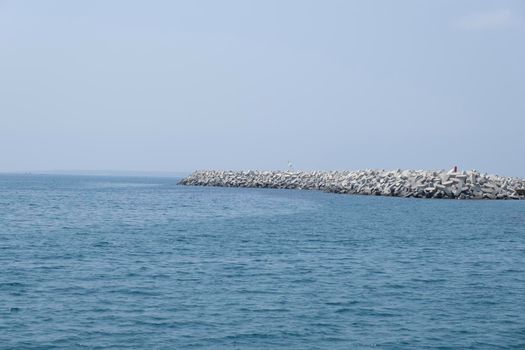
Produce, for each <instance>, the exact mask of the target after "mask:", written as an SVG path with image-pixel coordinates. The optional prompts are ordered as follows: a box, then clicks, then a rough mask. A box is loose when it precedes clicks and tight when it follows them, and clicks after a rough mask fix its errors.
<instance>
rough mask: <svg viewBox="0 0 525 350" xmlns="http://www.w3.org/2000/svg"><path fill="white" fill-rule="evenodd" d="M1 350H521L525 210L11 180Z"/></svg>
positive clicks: (510, 205) (1, 277)
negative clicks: (375, 349) (276, 349)
mask: <svg viewBox="0 0 525 350" xmlns="http://www.w3.org/2000/svg"><path fill="white" fill-rule="evenodd" d="M0 348H1V349H82V348H85V349H119V348H132V349H139V348H143V349H222V348H224V349H273V348H279V349H281V348H282V349H360V348H363V349H367V348H377V349H524V348H525V201H458V200H421V199H402V198H385V197H367V196H351V195H336V194H327V193H322V192H316V191H294V190H271V189H237V188H205V187H184V186H178V185H177V179H169V178H166V179H163V178H132V177H127V178H126V177H83V176H44V175H0Z"/></svg>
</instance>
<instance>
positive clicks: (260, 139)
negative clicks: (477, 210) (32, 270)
mask: <svg viewBox="0 0 525 350" xmlns="http://www.w3.org/2000/svg"><path fill="white" fill-rule="evenodd" d="M524 154H525V1H518V0H516V1H507V0H498V1H483V0H470V1H456V0H444V1H424V2H423V1H415V0H414V1H386V0H385V1H379V0H377V1H365V0H363V1H332V0H329V1H269V0H265V1H241V0H239V1H123V0H122V1H116V0H110V1H65V0H64V1H51V0H49V1H36V0H35V1H8V0H0V171H1V172H11V171H15V172H16V171H38V170H41V171H50V170H65V169H71V170H135V171H191V170H193V169H212V168H215V169H283V168H286V166H287V162H288V160H291V161H292V162H293V164H294V167H295V168H296V169H308V170H312V169H320V170H325V169H326V170H328V169H334V170H336V169H349V170H355V169H361V168H384V169H396V168H414V169H442V168H445V169H448V168H450V167H452V166H453V165H458V166H459V167H460V169H478V170H481V171H486V172H490V173H496V174H500V175H511V176H520V177H525V161H524Z"/></svg>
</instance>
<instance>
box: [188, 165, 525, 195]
mask: <svg viewBox="0 0 525 350" xmlns="http://www.w3.org/2000/svg"><path fill="white" fill-rule="evenodd" d="M180 184H182V185H193V186H220V187H262V188H283V189H307V190H321V191H326V192H333V193H348V194H361V195H378V196H394V197H415V198H451V199H452V198H457V199H525V190H524V189H525V180H524V179H519V178H515V177H506V176H498V175H489V174H485V173H480V172H478V171H475V170H473V171H462V172H459V171H453V170H451V171H444V170H441V171H424V170H393V171H386V170H360V171H310V172H307V171H218V170H202V171H196V172H194V173H192V174H191V175H189V176H188V177H186V178H184V179H182V180H181V181H180Z"/></svg>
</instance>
